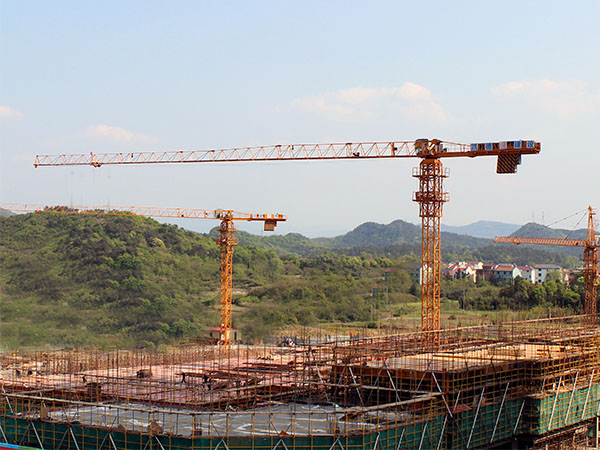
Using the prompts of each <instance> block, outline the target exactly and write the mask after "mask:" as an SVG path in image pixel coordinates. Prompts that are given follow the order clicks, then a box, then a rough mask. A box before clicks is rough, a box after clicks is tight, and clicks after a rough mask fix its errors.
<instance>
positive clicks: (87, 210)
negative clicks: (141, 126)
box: [3, 203, 287, 350]
mask: <svg viewBox="0 0 600 450" xmlns="http://www.w3.org/2000/svg"><path fill="white" fill-rule="evenodd" d="M3 208H5V209H8V210H10V211H15V212H36V213H41V212H48V213H63V214H91V215H115V216H116V215H121V216H122V215H135V216H145V217H164V218H170V219H181V218H183V219H215V220H220V221H221V224H220V226H219V231H220V236H219V238H218V239H217V240H216V242H217V244H219V247H220V250H221V284H220V301H221V321H220V323H219V344H221V345H223V346H225V348H226V349H227V350H229V348H230V346H231V304H232V293H233V288H232V286H233V249H234V247H235V246H236V245H237V241H236V240H235V232H236V231H237V230H236V228H235V225H234V222H236V221H246V222H256V221H259V222H263V223H264V230H265V231H273V230H275V227H276V226H277V223H278V222H284V221H286V220H287V217H286V216H284V215H282V214H248V213H241V212H237V211H233V210H230V209H194V208H155V207H143V206H107V207H67V206H54V207H48V206H44V205H31V204H20V203H8V204H5V205H3Z"/></svg>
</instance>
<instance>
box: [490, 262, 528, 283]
mask: <svg viewBox="0 0 600 450" xmlns="http://www.w3.org/2000/svg"><path fill="white" fill-rule="evenodd" d="M520 276H521V271H520V270H519V268H518V267H517V266H516V265H515V264H496V265H495V266H494V268H493V269H492V279H493V280H494V281H498V282H501V283H505V282H508V281H512V280H514V279H515V278H517V277H520Z"/></svg>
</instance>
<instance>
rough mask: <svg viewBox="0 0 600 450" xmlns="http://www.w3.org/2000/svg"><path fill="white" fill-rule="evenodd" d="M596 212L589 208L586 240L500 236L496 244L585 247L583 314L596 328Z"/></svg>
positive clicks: (598, 274) (597, 275) (599, 271)
mask: <svg viewBox="0 0 600 450" xmlns="http://www.w3.org/2000/svg"><path fill="white" fill-rule="evenodd" d="M595 215H596V211H594V210H593V209H592V207H591V206H588V222H587V236H586V239H585V240H584V239H556V238H528V237H518V236H498V237H496V238H494V242H501V243H506V244H516V245H519V244H532V245H560V246H564V247H584V250H583V258H582V260H583V272H582V273H583V283H584V288H585V294H584V302H583V307H582V313H583V314H585V316H586V322H587V323H588V325H590V326H595V325H596V322H597V314H598V305H597V303H598V277H599V276H600V268H599V267H598V264H599V262H600V258H599V257H598V247H600V240H599V239H598V237H597V236H596V231H595V229H594V216H595Z"/></svg>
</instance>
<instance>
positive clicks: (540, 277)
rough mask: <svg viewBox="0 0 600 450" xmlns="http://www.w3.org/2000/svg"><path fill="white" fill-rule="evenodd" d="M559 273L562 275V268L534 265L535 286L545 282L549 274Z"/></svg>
mask: <svg viewBox="0 0 600 450" xmlns="http://www.w3.org/2000/svg"><path fill="white" fill-rule="evenodd" d="M556 271H559V272H561V275H562V267H560V266H557V265H556V264H536V265H535V282H536V284H541V283H544V282H545V281H546V277H547V276H548V274H549V273H550V272H556Z"/></svg>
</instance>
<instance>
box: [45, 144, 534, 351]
mask: <svg viewBox="0 0 600 450" xmlns="http://www.w3.org/2000/svg"><path fill="white" fill-rule="evenodd" d="M540 149H541V145H540V143H539V142H534V141H523V140H516V141H502V142H488V143H480V144H458V143H453V142H445V141H440V140H439V139H417V140H416V141H391V142H360V143H351V142H349V143H336V144H299V145H298V144H288V145H271V146H260V147H245V148H230V149H220V150H203V151H196V150H192V151H170V152H137V153H103V154H95V153H90V154H79V155H38V156H36V158H35V162H34V166H35V167H44V166H78V165H81V166H93V167H101V166H103V165H105V164H157V163H190V162H225V161H230V162H231V161H299V160H332V159H336V160H359V159H374V158H421V163H420V165H419V167H418V168H416V169H414V170H413V176H414V177H415V178H417V179H418V180H419V191H417V192H415V194H414V197H413V200H414V201H415V202H417V203H419V216H420V217H421V223H422V228H421V232H422V282H421V298H422V304H421V329H422V330H423V331H426V332H430V333H427V336H428V340H430V341H431V343H433V344H435V343H437V342H439V334H438V333H436V331H438V330H439V329H440V274H441V251H440V219H441V217H442V206H443V204H444V203H445V202H447V201H448V193H447V192H444V190H443V180H444V178H447V177H448V170H447V169H445V168H444V167H443V165H442V162H441V159H442V158H454V157H465V156H466V157H470V158H474V157H476V156H498V163H497V166H496V172H497V173H501V174H504V173H515V172H516V171H517V166H518V165H519V164H520V163H521V156H522V155H526V154H537V153H539V152H540Z"/></svg>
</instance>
